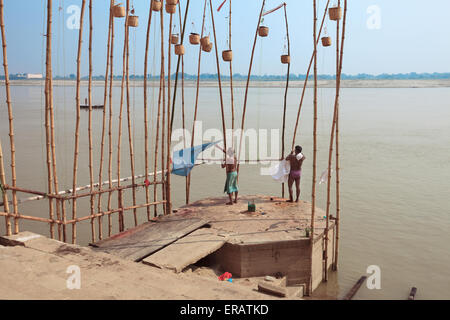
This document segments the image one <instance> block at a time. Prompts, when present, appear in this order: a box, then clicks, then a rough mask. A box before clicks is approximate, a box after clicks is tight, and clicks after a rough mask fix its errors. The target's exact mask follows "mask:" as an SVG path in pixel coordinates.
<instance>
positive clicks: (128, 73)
mask: <svg viewBox="0 0 450 320" xmlns="http://www.w3.org/2000/svg"><path fill="white" fill-rule="evenodd" d="M128 8H129V0H127V10H128ZM127 29H128V30H127V41H126V46H127V59H126V68H127V70H126V90H127V127H128V145H129V151H130V169H131V176H132V177H133V178H132V181H133V184H134V183H135V182H134V175H135V164H134V148H133V138H132V133H131V127H132V124H131V111H130V106H131V104H130V72H129V69H130V48H129V33H130V27H129V26H128V24H127ZM131 192H132V197H133V206H135V205H136V190H135V189H132V190H131ZM133 217H134V225H135V226H137V225H138V219H137V211H136V210H133Z"/></svg>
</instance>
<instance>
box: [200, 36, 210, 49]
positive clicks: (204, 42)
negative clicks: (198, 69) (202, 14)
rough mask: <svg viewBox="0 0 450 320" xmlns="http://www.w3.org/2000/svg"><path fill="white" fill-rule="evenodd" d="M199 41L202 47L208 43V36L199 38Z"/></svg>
mask: <svg viewBox="0 0 450 320" xmlns="http://www.w3.org/2000/svg"><path fill="white" fill-rule="evenodd" d="M200 43H201V44H202V47H204V46H207V45H208V44H209V36H206V37H203V38H201V39H200Z"/></svg>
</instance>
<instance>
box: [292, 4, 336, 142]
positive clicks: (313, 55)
mask: <svg viewBox="0 0 450 320" xmlns="http://www.w3.org/2000/svg"><path fill="white" fill-rule="evenodd" d="M329 5H330V0H328V1H327V4H326V6H325V12H324V13H323V18H322V23H321V24H320V29H319V34H318V35H317V37H316V38H315V47H317V44H318V43H319V41H320V36H321V34H322V29H323V25H324V23H325V19H326V17H327V13H328V7H329ZM316 53H317V51H316V50H314V51H313V54H312V56H311V60H310V61H309V66H308V71H307V72H306V78H305V81H304V83H303V90H302V96H301V98H300V104H299V107H298V112H297V120H296V122H295V127H294V135H293V137H292V146H291V149H294V146H295V138H296V137H297V129H298V125H299V121H300V113H301V111H302V106H303V100H304V98H305V93H306V86H307V84H308V79H309V74H310V72H311V67H312V64H313V62H314V59H315V57H316Z"/></svg>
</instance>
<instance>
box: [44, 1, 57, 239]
mask: <svg viewBox="0 0 450 320" xmlns="http://www.w3.org/2000/svg"><path fill="white" fill-rule="evenodd" d="M46 37H47V44H46V59H45V66H46V69H45V141H46V151H47V152H46V155H47V184H48V185H47V188H48V189H47V190H48V193H49V194H52V193H53V172H52V169H53V168H52V145H51V140H52V138H51V129H50V122H51V120H50V118H51V115H50V108H51V106H50V105H51V103H52V102H51V101H52V98H51V94H52V93H51V89H50V87H51V78H52V0H47V34H46ZM48 205H49V216H50V220H53V199H52V198H48ZM54 232H55V231H54V224H53V223H50V237H51V238H52V239H54V238H55V233H54Z"/></svg>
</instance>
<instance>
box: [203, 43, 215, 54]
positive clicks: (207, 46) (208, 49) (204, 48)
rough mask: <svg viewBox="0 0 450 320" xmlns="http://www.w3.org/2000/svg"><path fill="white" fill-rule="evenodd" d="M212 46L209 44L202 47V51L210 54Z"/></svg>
mask: <svg viewBox="0 0 450 320" xmlns="http://www.w3.org/2000/svg"><path fill="white" fill-rule="evenodd" d="M212 46H213V45H212V43H211V42H210V43H208V44H207V45H205V46H202V50H203V51H205V52H211V50H212Z"/></svg>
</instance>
